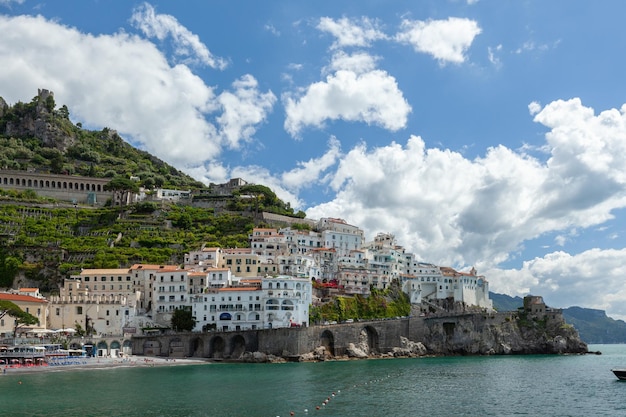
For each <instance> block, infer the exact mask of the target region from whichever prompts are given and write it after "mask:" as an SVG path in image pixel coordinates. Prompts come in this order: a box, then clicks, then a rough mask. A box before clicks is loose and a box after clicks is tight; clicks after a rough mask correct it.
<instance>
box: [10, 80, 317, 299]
mask: <svg viewBox="0 0 626 417" xmlns="http://www.w3.org/2000/svg"><path fill="white" fill-rule="evenodd" d="M5 170H6V172H16V171H27V172H34V173H37V174H41V175H48V174H55V175H58V174H62V175H64V176H67V178H77V177H96V178H105V179H110V181H109V182H108V184H107V185H106V186H105V187H107V186H108V187H111V188H110V189H113V188H112V185H113V184H117V183H118V182H119V181H120V180H124V181H126V182H132V183H133V185H136V186H137V187H139V186H141V187H143V188H144V190H145V194H146V197H145V200H143V201H141V202H139V203H134V204H128V205H121V206H119V207H114V206H113V205H112V203H111V201H108V202H104V204H103V205H100V206H95V205H87V204H81V203H79V204H72V202H70V201H61V200H54V199H51V198H49V197H45V196H42V195H39V194H37V193H36V192H35V191H34V190H33V189H22V188H23V187H21V188H20V189H16V187H11V186H5V185H4V184H7V185H10V184H13V182H12V181H11V183H10V184H9V183H8V182H4V184H3V185H2V186H0V288H6V287H14V288H15V287H18V286H22V287H38V288H39V289H41V290H42V291H46V292H47V291H51V290H55V289H56V288H58V282H60V281H61V280H62V279H63V278H64V277H66V276H67V275H70V274H72V273H76V272H77V271H80V270H81V269H82V268H96V269H97V268H123V267H128V266H130V265H132V264H134V263H149V264H164V263H170V264H180V263H182V262H183V258H184V254H185V253H187V252H189V251H191V250H197V249H198V248H200V247H202V246H203V245H208V246H214V247H223V248H236V247H248V246H249V235H250V233H251V232H252V229H253V228H254V227H270V226H271V224H269V223H268V222H270V221H271V220H267V219H266V217H264V216H263V215H262V213H272V214H274V215H276V214H277V215H283V216H287V217H289V218H290V219H304V218H305V217H306V214H305V213H304V212H302V211H300V212H298V213H294V210H293V208H291V207H290V205H289V203H285V202H283V201H282V200H280V199H279V198H278V197H277V196H276V194H275V193H274V192H273V191H272V190H270V189H269V188H268V187H265V186H263V185H256V184H248V183H246V182H245V181H244V180H241V181H235V182H236V184H235V185H232V184H231V183H227V184H217V185H216V184H211V185H209V186H206V185H204V184H202V183H201V182H198V181H196V180H194V179H193V178H191V177H190V176H188V175H186V174H184V173H182V172H180V171H178V170H177V169H175V168H174V167H172V166H171V165H168V164H167V163H165V162H163V161H161V160H160V159H158V158H156V157H154V156H153V155H151V154H149V153H148V152H145V151H141V150H138V149H135V148H134V147H133V146H131V145H130V144H128V143H127V142H125V141H124V140H123V139H122V138H121V137H120V136H119V135H118V134H117V133H116V132H115V131H114V130H112V129H109V128H104V129H102V130H101V131H93V130H87V129H83V127H82V126H81V124H80V123H76V124H74V123H72V122H71V121H70V118H69V109H68V108H67V106H65V105H63V106H61V107H60V108H57V105H56V103H55V101H54V95H53V93H52V92H50V91H48V90H39V92H38V94H37V95H36V96H35V97H34V98H33V99H32V100H31V101H30V102H28V103H22V102H18V103H15V104H14V105H12V106H10V105H9V104H7V103H6V101H5V100H4V99H2V97H0V172H3V171H5ZM131 177H132V178H133V179H132V181H131ZM5 179H6V177H5ZM231 182H232V180H231ZM123 185H124V184H123ZM159 188H173V189H178V190H191V195H192V198H190V199H187V200H186V201H180V202H178V201H170V200H168V199H163V198H158V195H157V194H158V193H157V192H156V190H157V189H159ZM278 217H281V216H274V219H276V218H278ZM275 221H278V220H275ZM294 226H299V227H302V228H306V227H308V224H300V225H294Z"/></svg>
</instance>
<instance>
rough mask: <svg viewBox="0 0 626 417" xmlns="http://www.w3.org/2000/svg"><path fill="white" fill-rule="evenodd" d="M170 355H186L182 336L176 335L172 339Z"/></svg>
mask: <svg viewBox="0 0 626 417" xmlns="http://www.w3.org/2000/svg"><path fill="white" fill-rule="evenodd" d="M169 355H170V356H175V357H183V356H185V352H184V344H183V341H182V340H181V339H180V337H174V338H173V339H172V340H170V350H169Z"/></svg>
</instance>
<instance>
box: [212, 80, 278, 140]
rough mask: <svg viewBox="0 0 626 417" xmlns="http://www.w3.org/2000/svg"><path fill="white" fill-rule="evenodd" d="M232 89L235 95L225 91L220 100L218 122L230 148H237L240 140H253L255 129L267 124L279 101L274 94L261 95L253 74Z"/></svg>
mask: <svg viewBox="0 0 626 417" xmlns="http://www.w3.org/2000/svg"><path fill="white" fill-rule="evenodd" d="M233 88H234V92H229V91H225V92H223V93H222V94H220V95H219V97H218V99H217V100H218V101H219V103H220V104H221V105H222V108H223V113H222V115H221V116H219V117H218V118H217V122H218V123H219V124H220V126H221V130H220V134H221V136H222V137H223V138H224V140H225V141H226V143H227V144H228V146H229V147H231V148H235V149H236V148H238V147H239V142H240V141H242V140H244V141H248V140H250V139H251V138H252V135H254V133H255V132H256V126H257V125H258V124H259V123H261V122H263V121H265V119H266V117H267V114H268V113H269V112H270V111H271V110H272V107H273V106H274V103H275V102H276V96H275V95H274V94H273V93H272V92H271V91H268V92H267V93H263V94H262V93H260V92H259V91H258V82H257V80H256V79H255V78H254V77H253V76H251V75H245V76H243V77H241V79H239V80H237V81H235V82H234V83H233Z"/></svg>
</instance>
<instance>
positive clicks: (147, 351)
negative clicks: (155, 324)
mask: <svg viewBox="0 0 626 417" xmlns="http://www.w3.org/2000/svg"><path fill="white" fill-rule="evenodd" d="M160 353H161V342H159V341H158V340H146V341H145V342H143V354H144V355H146V356H156V355H159V354H160Z"/></svg>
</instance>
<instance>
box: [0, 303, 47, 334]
mask: <svg viewBox="0 0 626 417" xmlns="http://www.w3.org/2000/svg"><path fill="white" fill-rule="evenodd" d="M7 315H8V316H11V317H13V318H14V319H15V324H14V326H13V337H16V336H17V329H19V328H20V327H23V326H29V325H32V324H39V319H37V317H35V316H33V315H32V314H30V313H27V312H25V311H24V310H22V309H21V308H20V307H19V306H18V305H17V304H15V303H14V302H12V301H8V300H0V319H1V318H3V317H4V316H7Z"/></svg>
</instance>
